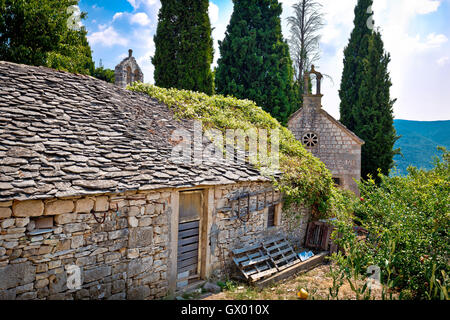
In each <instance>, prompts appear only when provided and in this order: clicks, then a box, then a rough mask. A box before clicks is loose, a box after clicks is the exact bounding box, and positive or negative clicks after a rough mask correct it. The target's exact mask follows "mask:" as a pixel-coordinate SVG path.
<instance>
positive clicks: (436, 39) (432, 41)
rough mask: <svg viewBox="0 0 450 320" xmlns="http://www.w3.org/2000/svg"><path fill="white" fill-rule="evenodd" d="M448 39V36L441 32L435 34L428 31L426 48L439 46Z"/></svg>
mask: <svg viewBox="0 0 450 320" xmlns="http://www.w3.org/2000/svg"><path fill="white" fill-rule="evenodd" d="M447 41H448V38H447V37H446V36H445V35H443V34H435V33H434V32H433V33H430V34H429V35H428V36H427V41H426V43H425V44H426V46H427V47H428V48H439V47H440V46H441V45H443V44H444V43H446V42H447Z"/></svg>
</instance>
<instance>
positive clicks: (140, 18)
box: [130, 12, 151, 26]
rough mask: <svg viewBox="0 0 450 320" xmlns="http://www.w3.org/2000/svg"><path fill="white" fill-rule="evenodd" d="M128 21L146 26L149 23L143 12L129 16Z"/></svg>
mask: <svg viewBox="0 0 450 320" xmlns="http://www.w3.org/2000/svg"><path fill="white" fill-rule="evenodd" d="M130 22H131V23H132V24H139V25H141V26H147V25H149V24H150V22H151V20H150V18H149V17H148V16H147V14H146V13H144V12H139V13H136V14H134V15H132V16H131V19H130Z"/></svg>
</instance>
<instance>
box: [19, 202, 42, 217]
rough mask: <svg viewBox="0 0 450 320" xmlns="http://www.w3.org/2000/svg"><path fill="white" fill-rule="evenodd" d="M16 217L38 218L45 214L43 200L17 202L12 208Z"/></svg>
mask: <svg viewBox="0 0 450 320" xmlns="http://www.w3.org/2000/svg"><path fill="white" fill-rule="evenodd" d="M12 213H13V215H14V216H15V217H38V216H42V215H43V214H44V202H43V201H42V200H26V201H17V202H16V201H15V202H14V203H13V206H12Z"/></svg>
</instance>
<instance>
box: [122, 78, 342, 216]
mask: <svg viewBox="0 0 450 320" xmlns="http://www.w3.org/2000/svg"><path fill="white" fill-rule="evenodd" d="M130 89H131V90H133V91H137V92H143V93H146V94H148V95H149V96H151V97H152V98H156V99H157V100H159V101H161V102H163V103H165V104H167V105H168V106H169V107H171V108H173V109H174V111H175V115H176V116H177V117H178V118H181V119H198V120H200V121H201V122H202V124H203V129H204V130H207V129H210V128H216V129H219V130H221V131H222V132H224V131H225V130H226V129H243V130H249V129H255V128H259V129H267V130H268V131H269V129H278V130H279V132H280V167H281V171H282V172H283V177H282V178H281V179H280V181H278V182H274V183H275V184H276V186H277V187H278V188H279V189H280V190H281V191H282V192H284V194H285V200H286V205H289V204H290V203H297V204H307V205H312V206H313V207H314V208H315V209H316V210H315V213H316V216H317V217H319V216H325V215H326V214H328V213H329V212H330V211H331V210H332V206H333V204H332V203H333V200H334V199H335V198H336V197H338V196H339V193H338V192H337V191H336V190H335V188H334V187H333V185H334V184H333V180H332V177H331V174H330V172H329V171H328V170H327V169H326V168H325V165H324V164H323V163H322V162H321V161H320V160H319V159H317V158H315V157H314V156H313V155H312V154H311V153H310V152H308V151H306V150H305V149H304V148H303V146H302V144H301V143H300V142H299V141H297V140H296V139H295V137H294V136H293V134H292V133H291V132H290V131H289V130H288V129H286V128H285V127H283V126H281V125H280V123H279V122H278V121H277V120H275V119H274V118H272V117H271V116H270V114H268V113H267V112H265V111H263V110H262V109H261V108H260V107H258V106H257V105H256V104H255V103H254V102H252V101H250V100H238V99H236V98H233V97H224V96H221V95H214V96H208V95H206V94H202V93H197V92H192V91H186V90H176V89H164V88H159V87H156V86H153V85H148V84H141V83H139V84H135V85H134V86H132V87H130ZM255 164H256V165H258V164H257V163H255Z"/></svg>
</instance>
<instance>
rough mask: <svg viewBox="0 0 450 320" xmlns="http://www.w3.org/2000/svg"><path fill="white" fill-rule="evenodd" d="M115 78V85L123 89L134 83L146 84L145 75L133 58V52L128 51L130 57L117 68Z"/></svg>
mask: <svg viewBox="0 0 450 320" xmlns="http://www.w3.org/2000/svg"><path fill="white" fill-rule="evenodd" d="M114 77H115V85H116V86H118V87H121V88H126V86H127V85H129V84H132V83H133V82H144V74H143V73H142V70H141V68H140V67H139V65H138V64H137V62H136V59H135V58H134V57H133V50H131V49H130V50H128V57H127V58H125V59H124V60H122V62H121V63H119V64H118V65H117V66H116V68H115V71H114Z"/></svg>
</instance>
